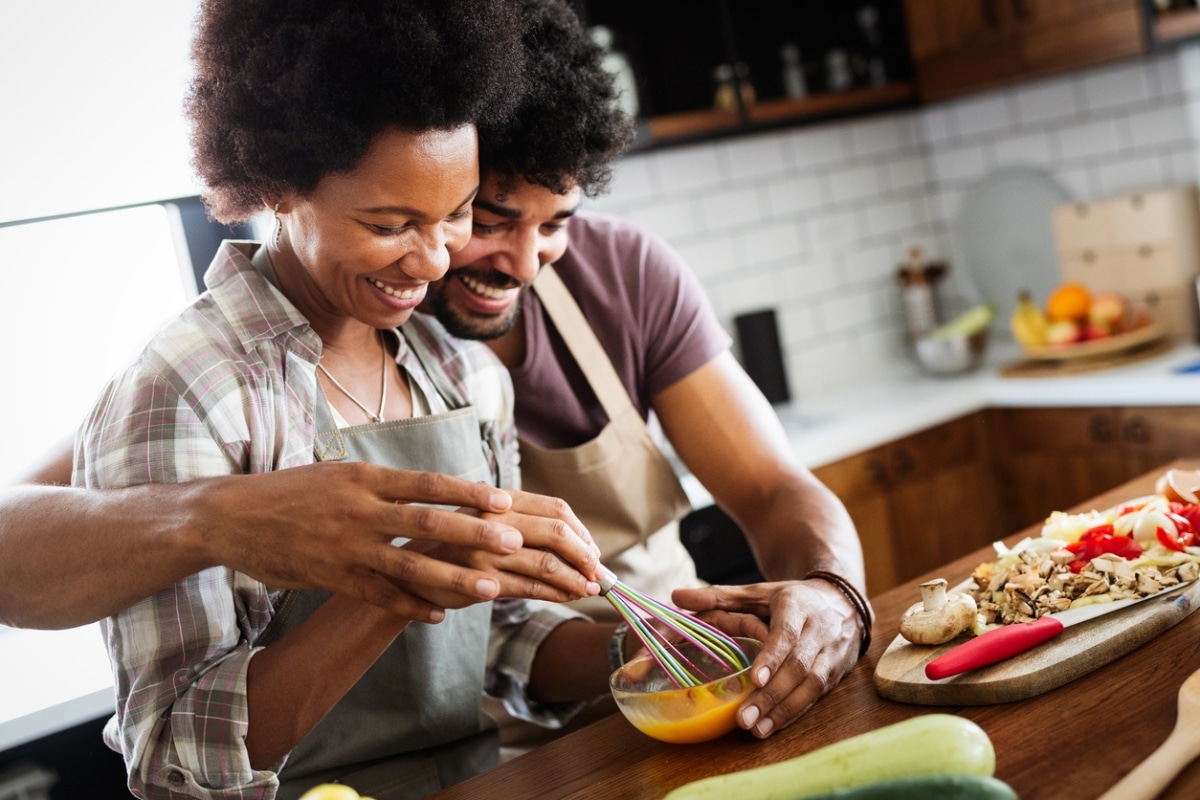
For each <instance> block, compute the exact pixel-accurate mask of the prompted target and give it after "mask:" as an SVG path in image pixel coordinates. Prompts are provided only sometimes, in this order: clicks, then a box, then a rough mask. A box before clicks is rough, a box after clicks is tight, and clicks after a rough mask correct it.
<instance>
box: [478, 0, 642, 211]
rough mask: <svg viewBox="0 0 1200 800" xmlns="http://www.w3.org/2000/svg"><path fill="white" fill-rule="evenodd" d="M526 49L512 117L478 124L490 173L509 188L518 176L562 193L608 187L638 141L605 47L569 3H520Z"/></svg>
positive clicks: (538, 0)
mask: <svg viewBox="0 0 1200 800" xmlns="http://www.w3.org/2000/svg"><path fill="white" fill-rule="evenodd" d="M519 5H520V7H521V10H522V17H523V22H522V27H523V30H524V33H523V36H522V41H523V43H524V46H525V78H524V80H523V82H522V83H523V94H522V96H521V102H520V104H519V105H518V106H517V110H516V111H515V112H514V114H513V117H512V118H510V119H508V120H499V121H497V122H496V123H489V124H483V125H481V126H480V128H479V160H480V166H481V168H482V171H483V172H484V173H485V174H487V175H499V176H501V184H502V185H505V182H506V181H507V183H508V185H509V186H511V184H512V182H513V180H514V179H517V178H520V179H523V180H525V181H528V182H529V183H534V184H538V185H541V186H544V187H546V188H548V189H550V190H551V191H553V192H555V193H558V194H562V193H564V192H566V191H567V190H569V189H570V188H571V187H572V186H579V187H580V188H581V189H582V190H583V193H584V194H585V195H586V196H588V197H594V196H596V195H598V194H600V193H601V192H603V191H604V190H605V189H607V187H608V184H609V181H610V180H611V178H612V163H613V161H614V160H615V159H616V158H617V156H619V155H620V153H621V152H622V151H623V150H624V149H625V147H627V146H628V145H629V143H630V142H631V141H632V140H633V131H634V129H633V122H632V120H630V119H629V117H628V116H627V115H626V114H625V113H624V112H622V111H621V110H620V108H619V106H618V104H617V89H616V87H615V82H614V79H613V76H612V75H611V74H610V73H609V72H608V71H607V70H606V69H605V68H604V56H605V52H604V50H603V49H602V48H601V47H600V46H599V45H598V44H596V43H595V42H593V41H592V39H591V38H590V37H589V36H588V33H587V31H586V30H584V28H583V25H582V24H581V22H580V20H579V18H578V17H577V16H576V15H575V12H574V11H572V9H571V8H570V6H568V5H567V3H566V0H519Z"/></svg>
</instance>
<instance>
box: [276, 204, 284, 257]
mask: <svg viewBox="0 0 1200 800" xmlns="http://www.w3.org/2000/svg"><path fill="white" fill-rule="evenodd" d="M282 228H283V223H282V222H280V220H279V203H276V204H275V247H276V248H278V247H279V233H280V231H281V229H282Z"/></svg>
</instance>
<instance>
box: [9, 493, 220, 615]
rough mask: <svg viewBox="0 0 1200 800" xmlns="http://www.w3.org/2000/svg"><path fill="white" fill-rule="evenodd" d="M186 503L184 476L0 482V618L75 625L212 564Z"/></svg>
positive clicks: (188, 500)
mask: <svg viewBox="0 0 1200 800" xmlns="http://www.w3.org/2000/svg"><path fill="white" fill-rule="evenodd" d="M193 505H194V495H193V493H192V489H191V488H190V487H189V486H188V485H179V486H156V487H133V488H130V489H120V490H113V491H93V490H82V489H71V488H66V487H56V486H55V487H52V486H28V485H27V486H16V487H12V488H9V489H5V490H3V491H0V554H2V556H0V623H3V624H6V625H12V626H16V627H31V628H70V627H75V626H77V625H84V624H87V623H89V622H95V621H96V620H98V619H102V618H104V617H107V616H109V615H111V614H114V613H116V612H118V611H120V610H122V609H124V608H126V607H128V606H130V605H132V604H133V603H136V602H138V601H139V600H142V599H143V598H145V597H148V596H150V595H152V594H154V593H155V592H157V591H159V590H160V589H163V588H164V587H167V586H170V585H171V584H173V583H174V582H176V581H177V580H179V579H181V578H183V577H185V576H187V575H190V574H192V573H194V572H197V571H199V570H201V569H205V568H207V567H209V566H212V562H211V561H209V560H208V558H207V556H206V555H205V554H204V552H203V548H202V547H201V543H200V542H199V541H198V540H197V537H195V536H193V533H194V527H193V525H192V514H193V512H192V507H193ZM64 576H69V578H66V579H64Z"/></svg>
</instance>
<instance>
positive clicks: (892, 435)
mask: <svg viewBox="0 0 1200 800" xmlns="http://www.w3.org/2000/svg"><path fill="white" fill-rule="evenodd" d="M1016 357H1017V352H1016V350H1015V349H1014V348H1011V347H1009V348H1005V347H1003V346H1000V347H996V348H993V350H992V351H991V353H990V354H989V357H988V360H987V362H986V363H985V365H984V367H983V368H981V369H980V370H978V371H976V372H972V373H968V374H965V375H959V376H949V377H930V376H928V375H925V374H922V373H921V372H920V371H919V369H918V368H917V367H916V365H915V364H913V365H912V366H911V369H908V370H907V371H906V370H905V369H904V368H903V367H901V368H898V369H897V370H896V371H895V372H894V373H892V374H890V375H887V376H873V377H868V376H864V381H863V383H862V384H861V385H860V386H856V387H855V388H854V389H853V390H839V391H831V392H828V393H825V394H814V395H811V396H808V395H806V396H804V397H801V398H799V399H798V400H796V401H794V402H792V403H790V404H788V405H781V406H779V407H777V409H776V411H777V413H778V414H779V417H780V419H781V421H782V422H783V424H784V428H785V430H786V431H787V434H788V438H789V440H790V442H791V444H792V446H793V448H794V449H795V451H796V453H797V454H798V456H799V458H800V460H801V462H802V463H803V464H805V465H806V466H807V467H809V468H816V467H820V466H823V465H825V464H828V463H831V462H833V461H837V460H838V459H841V458H845V457H846V456H850V455H853V454H855V453H859V452H862V451H865V450H868V449H870V448H872V447H875V446H878V445H880V444H884V443H886V442H889V441H892V440H894V439H897V438H900V437H902V436H906V435H908V434H910V433H914V432H916V431H919V430H923V429H925V428H929V427H932V426H935V425H938V424H941V423H943V422H947V421H949V420H952V419H955V418H957V417H960V416H963V415H965V414H970V413H972V412H975V411H978V410H981V409H983V408H987V407H1034V406H1139V405H1142V406H1145V405H1194V404H1198V403H1200V373H1186V374H1178V373H1176V372H1175V370H1176V369H1177V368H1180V367H1183V366H1187V365H1191V364H1194V363H1196V362H1198V361H1200V347H1197V346H1195V345H1191V344H1188V345H1181V346H1178V347H1176V348H1175V349H1173V350H1171V351H1170V352H1168V353H1165V354H1163V355H1161V356H1159V357H1156V358H1153V359H1148V360H1146V361H1142V362H1138V363H1137V364H1134V365H1130V366H1126V367H1122V368H1116V369H1110V370H1106V371H1102V372H1095V373H1087V374H1081V375H1072V376H1070V377H1054V378H1023V379H1018V378H1007V377H1001V376H1000V375H999V372H998V369H999V367H1000V366H1002V365H1003V364H1006V363H1008V362H1010V361H1012V360H1014V359H1015V358H1016ZM684 486H685V488H686V489H687V490H688V494H689V496H690V497H691V499H692V502H693V504H694V505H696V507H701V506H704V505H708V504H709V503H711V498H710V497H708V496H707V493H706V492H705V491H704V489H703V487H700V486H699V485H698V484H697V483H696V482H695V481H694V480H687V479H686V478H685V480H684ZM0 651H2V652H3V654H4V657H3V658H0V751H2V750H5V749H7V748H11V747H14V746H16V745H18V744H21V743H23V742H27V741H30V740H32V739H36V738H39V737H41V736H44V735H48V734H51V733H54V732H56V731H59V730H63V729H65V728H68V727H71V726H72V725H75V724H78V723H81V722H86V721H88V720H91V719H95V718H97V717H99V716H102V715H104V714H107V713H111V711H112V709H113V696H112V689H111V676H110V674H109V668H108V661H107V656H106V653H105V650H104V645H103V641H102V639H101V637H100V634H99V631H98V626H95V625H93V626H87V627H85V628H81V629H75V630H71V631H25V630H14V629H11V628H4V627H2V626H0ZM10 654H19V657H16V658H14V657H11V656H10Z"/></svg>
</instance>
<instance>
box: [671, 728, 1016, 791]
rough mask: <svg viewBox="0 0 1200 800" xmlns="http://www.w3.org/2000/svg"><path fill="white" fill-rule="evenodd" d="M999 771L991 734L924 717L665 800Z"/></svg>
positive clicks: (702, 783)
mask: <svg viewBox="0 0 1200 800" xmlns="http://www.w3.org/2000/svg"><path fill="white" fill-rule="evenodd" d="M995 771H996V752H995V750H994V749H993V748H992V740H991V739H989V738H988V736H987V734H986V733H985V732H984V731H983V729H982V728H980V727H979V726H978V725H976V724H975V723H974V722H971V721H970V720H968V719H965V718H963V717H958V716H955V715H953V714H925V715H923V716H919V717H914V718H912V719H908V720H905V721H903V722H897V723H895V724H894V725H888V726H886V727H883V728H879V729H878V730H874V731H870V732H869V733H863V734H860V735H858V736H853V737H851V738H849V739H844V740H842V741H840V742H836V743H835V744H831V745H828V746H826V747H822V748H821V749H820V750H814V751H813V752H811V753H805V754H804V755H802V756H797V757H796V758H791V759H788V760H787V761H780V762H779V763H777V764H768V765H766V766H762V767H754V768H753V769H747V770H742V771H740V772H731V773H728V774H726V775H715V776H713V777H711V778H704V779H702V780H698V781H693V782H692V783H688V784H685V785H683V786H680V787H679V788H678V789H675V790H674V791H673V792H671V793H670V794H668V795H667V796H666V798H665V800H728V798H734V797H736V798H738V800H800V799H801V798H811V797H814V796H817V795H820V794H822V793H828V792H832V791H836V790H838V789H848V788H850V787H855V786H865V785H867V784H872V783H879V782H881V781H890V780H895V779H898V778H908V777H915V776H935V775H982V776H990V775H992V774H993V773H994V772H995Z"/></svg>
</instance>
